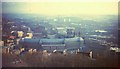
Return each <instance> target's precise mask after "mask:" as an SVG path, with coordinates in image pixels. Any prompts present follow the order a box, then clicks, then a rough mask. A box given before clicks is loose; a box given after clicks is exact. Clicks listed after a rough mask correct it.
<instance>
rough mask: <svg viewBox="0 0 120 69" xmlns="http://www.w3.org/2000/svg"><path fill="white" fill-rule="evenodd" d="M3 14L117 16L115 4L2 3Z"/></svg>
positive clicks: (116, 5)
mask: <svg viewBox="0 0 120 69" xmlns="http://www.w3.org/2000/svg"><path fill="white" fill-rule="evenodd" d="M2 12H3V13H33V14H44V15H108V14H110V15H114V14H115V15H117V13H118V3H117V2H4V3H2Z"/></svg>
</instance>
